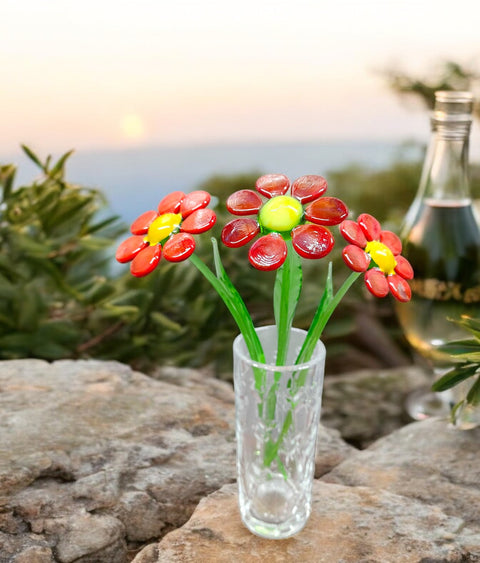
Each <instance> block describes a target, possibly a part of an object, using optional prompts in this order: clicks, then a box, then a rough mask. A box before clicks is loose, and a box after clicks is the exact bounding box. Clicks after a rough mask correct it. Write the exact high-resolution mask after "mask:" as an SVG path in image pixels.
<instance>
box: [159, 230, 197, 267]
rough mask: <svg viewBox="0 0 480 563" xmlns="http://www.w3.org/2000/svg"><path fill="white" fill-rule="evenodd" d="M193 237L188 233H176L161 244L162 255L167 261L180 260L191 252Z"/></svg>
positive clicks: (193, 246)
mask: <svg viewBox="0 0 480 563" xmlns="http://www.w3.org/2000/svg"><path fill="white" fill-rule="evenodd" d="M194 250H195V239H194V238H193V237H192V235H190V234H188V233H176V234H175V235H173V236H171V237H170V238H169V239H168V240H167V242H166V243H165V244H164V245H163V256H164V258H165V260H168V261H169V262H181V261H182V260H186V259H187V258H188V257H189V256H191V255H192V254H193V251H194Z"/></svg>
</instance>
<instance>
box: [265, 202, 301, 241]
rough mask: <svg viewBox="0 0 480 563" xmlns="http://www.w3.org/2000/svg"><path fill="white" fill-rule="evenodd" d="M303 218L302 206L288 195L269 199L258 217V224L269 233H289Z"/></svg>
mask: <svg viewBox="0 0 480 563" xmlns="http://www.w3.org/2000/svg"><path fill="white" fill-rule="evenodd" d="M302 217H303V207H302V204H301V203H300V202H299V201H298V199H295V198H294V197H291V196H289V195H279V196H276V197H272V199H269V200H268V201H267V203H265V205H264V206H263V207H262V209H261V210H260V213H259V215H258V220H259V222H260V224H261V225H262V226H263V227H265V228H266V229H268V230H270V231H279V232H283V231H291V230H292V229H293V227H296V226H297V225H298V224H299V223H300V221H301V219H302Z"/></svg>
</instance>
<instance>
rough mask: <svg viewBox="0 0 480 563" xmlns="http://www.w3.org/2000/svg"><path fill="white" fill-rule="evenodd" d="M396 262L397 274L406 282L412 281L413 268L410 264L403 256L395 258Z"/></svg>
mask: <svg viewBox="0 0 480 563" xmlns="http://www.w3.org/2000/svg"><path fill="white" fill-rule="evenodd" d="M395 261H396V262H397V265H396V266H395V273H396V274H398V275H399V276H402V278H405V279H406V280H411V279H412V278H413V275H414V273H413V268H412V265H411V264H410V262H409V261H408V260H407V259H406V258H404V257H403V256H400V255H399V256H395Z"/></svg>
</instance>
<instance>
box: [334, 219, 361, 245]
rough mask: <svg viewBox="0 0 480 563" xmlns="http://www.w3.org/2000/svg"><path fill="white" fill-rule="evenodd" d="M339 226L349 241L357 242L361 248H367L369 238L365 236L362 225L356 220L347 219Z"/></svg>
mask: <svg viewBox="0 0 480 563" xmlns="http://www.w3.org/2000/svg"><path fill="white" fill-rule="evenodd" d="M338 228H339V230H340V233H341V234H342V236H343V238H344V239H345V240H347V241H348V242H349V243H351V244H355V245H356V246H359V247H360V248H365V247H366V246H367V239H366V238H365V235H364V234H363V231H362V229H361V228H360V225H359V224H358V223H357V222H356V221H350V219H346V220H345V221H344V222H343V223H341V225H340V226H339V227H338Z"/></svg>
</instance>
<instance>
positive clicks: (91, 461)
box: [0, 360, 354, 563]
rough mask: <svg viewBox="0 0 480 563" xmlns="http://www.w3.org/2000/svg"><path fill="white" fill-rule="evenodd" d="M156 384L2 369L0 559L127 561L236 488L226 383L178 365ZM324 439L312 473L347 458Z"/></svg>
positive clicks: (82, 370) (33, 366) (121, 368)
mask: <svg viewBox="0 0 480 563" xmlns="http://www.w3.org/2000/svg"><path fill="white" fill-rule="evenodd" d="M156 377H157V378H159V379H152V378H151V377H147V376H145V375H143V374H141V373H138V372H134V371H132V370H131V369H130V368H129V367H127V366H125V365H122V364H119V363H116V362H100V361H59V362H54V363H52V364H49V363H47V362H44V361H40V360H14V361H3V362H0V428H2V432H0V563H5V562H7V561H8V562H9V563H37V561H38V563H50V562H51V561H54V562H61V563H67V562H72V561H78V562H79V563H80V562H81V563H90V562H91V563H103V562H105V563H123V562H124V561H125V562H126V561H128V560H129V557H130V555H132V554H133V553H135V551H136V550H137V549H138V547H139V546H143V545H145V543H148V542H149V541H153V540H158V539H159V538H161V537H162V536H163V535H164V534H165V533H167V532H169V531H171V530H172V529H175V528H177V527H179V526H181V525H183V524H184V523H185V522H186V521H187V520H188V518H189V517H190V516H191V514H192V512H193V510H194V509H195V507H196V506H197V504H198V502H199V501H200V499H202V498H203V497H205V496H206V495H208V494H209V493H211V492H213V491H215V490H217V489H219V488H220V487H221V486H222V485H224V484H226V483H231V482H233V481H234V480H235V477H236V467H235V440H234V396H233V390H232V387H231V385H230V384H228V383H225V382H221V381H219V380H215V379H212V378H210V377H208V374H205V373H201V372H196V371H194V370H180V369H177V368H162V369H160V370H158V372H157V373H156ZM320 436H321V439H320V440H319V449H318V452H319V453H318V456H317V463H316V467H317V474H318V475H322V474H324V473H325V472H328V471H330V470H331V469H332V467H334V466H335V465H336V464H337V463H339V462H340V461H343V460H344V459H345V458H346V457H347V456H348V455H351V453H352V451H354V450H353V449H352V448H351V447H349V446H347V445H346V444H345V443H344V442H343V441H342V440H341V438H340V437H339V435H338V433H337V432H335V431H328V430H326V429H321V433H320ZM2 557H4V559H2ZM29 558H30V559H29Z"/></svg>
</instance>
